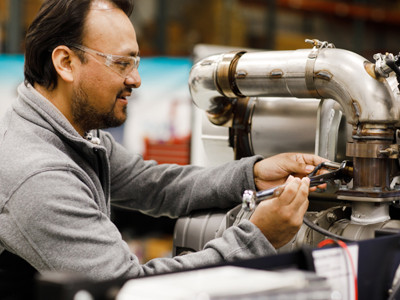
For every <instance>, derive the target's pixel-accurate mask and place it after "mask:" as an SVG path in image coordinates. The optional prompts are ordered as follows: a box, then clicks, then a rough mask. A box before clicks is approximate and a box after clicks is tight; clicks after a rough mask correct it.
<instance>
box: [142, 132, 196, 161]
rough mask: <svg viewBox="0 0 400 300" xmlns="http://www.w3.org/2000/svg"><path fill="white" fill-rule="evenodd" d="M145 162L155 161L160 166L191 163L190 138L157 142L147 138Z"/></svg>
mask: <svg viewBox="0 0 400 300" xmlns="http://www.w3.org/2000/svg"><path fill="white" fill-rule="evenodd" d="M143 158H144V159H145V160H155V161H157V162H158V163H159V164H178V165H187V164H189V163H190V136H187V137H184V138H173V139H170V140H168V141H156V140H150V139H148V138H145V151H144V154H143Z"/></svg>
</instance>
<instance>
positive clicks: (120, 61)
mask: <svg viewBox="0 0 400 300" xmlns="http://www.w3.org/2000/svg"><path fill="white" fill-rule="evenodd" d="M71 47H73V48H76V49H78V50H81V51H83V52H86V53H89V54H92V55H93V56H95V57H96V55H97V56H100V57H103V58H105V61H104V65H106V66H107V67H109V68H110V69H111V70H113V71H114V72H116V73H117V74H119V75H120V76H121V77H123V78H126V77H127V76H128V75H129V74H130V73H132V71H133V70H134V69H137V68H138V67H139V62H140V56H121V55H113V54H106V53H103V52H99V51H96V50H93V49H90V48H88V47H86V46H83V45H71Z"/></svg>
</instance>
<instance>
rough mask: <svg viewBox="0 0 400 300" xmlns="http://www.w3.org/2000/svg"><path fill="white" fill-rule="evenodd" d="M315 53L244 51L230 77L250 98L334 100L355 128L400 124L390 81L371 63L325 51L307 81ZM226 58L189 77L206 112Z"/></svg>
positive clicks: (194, 94) (199, 68) (216, 59)
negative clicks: (356, 125) (218, 71)
mask: <svg viewBox="0 0 400 300" xmlns="http://www.w3.org/2000/svg"><path fill="white" fill-rule="evenodd" d="M311 51H312V50H310V49H300V50H295V51H268V52H252V53H245V54H243V55H242V56H241V57H240V59H238V61H237V65H236V70H235V73H234V74H232V75H231V76H230V78H231V80H232V85H233V86H235V87H236V88H237V90H238V91H239V92H240V94H241V95H243V96H249V97H297V98H310V97H311V98H314V97H315V95H316V94H317V95H318V96H319V97H318V98H321V99H323V98H325V99H334V100H335V101H337V102H338V103H339V104H340V105H341V107H342V109H343V111H344V113H345V115H346V119H347V122H348V123H350V124H354V125H355V124H358V123H359V122H361V123H362V122H369V123H374V124H377V123H382V124H397V123H398V121H399V119H400V118H399V102H398V100H397V99H396V98H395V97H394V95H393V93H392V91H391V88H390V86H389V84H388V83H387V81H386V79H385V78H384V77H376V74H375V71H374V65H373V64H372V63H370V62H368V61H367V60H366V59H365V58H364V57H362V56H360V55H358V54H356V53H353V52H350V51H347V50H343V49H330V48H324V49H320V51H319V53H318V57H317V58H315V63H314V72H313V73H312V78H306V75H308V73H309V72H308V73H307V72H306V64H307V61H308V60H309V55H310V53H311ZM223 57H224V55H223V54H222V55H216V56H212V57H209V58H206V59H204V60H201V61H200V62H198V63H197V64H196V65H195V66H194V67H193V69H192V71H191V73H190V78H189V88H190V91H191V95H192V98H193V100H194V102H195V103H196V105H197V106H199V107H200V108H202V109H204V110H205V111H212V110H213V107H214V106H215V104H214V102H215V98H216V97H218V92H217V90H218V87H217V86H216V85H215V83H216V78H215V76H216V72H217V70H218V64H219V62H220V61H221V60H222V59H223ZM306 73H307V74H306ZM226 76H228V75H226ZM308 76H311V75H308ZM307 80H308V81H309V80H312V81H313V83H314V86H315V90H314V91H310V90H309V88H308V87H307V83H306V81H307ZM219 95H220V96H221V95H222V94H221V93H219ZM238 96H239V95H238Z"/></svg>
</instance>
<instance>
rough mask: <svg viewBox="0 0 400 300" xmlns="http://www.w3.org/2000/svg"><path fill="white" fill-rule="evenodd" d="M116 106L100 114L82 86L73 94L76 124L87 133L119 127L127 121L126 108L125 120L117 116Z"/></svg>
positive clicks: (124, 108) (73, 113)
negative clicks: (93, 130)
mask: <svg viewBox="0 0 400 300" xmlns="http://www.w3.org/2000/svg"><path fill="white" fill-rule="evenodd" d="M115 105H116V100H115V102H114V104H113V105H112V107H111V109H110V111H108V112H100V111H99V110H98V109H97V108H96V107H95V106H93V105H92V104H91V103H90V102H89V96H88V95H87V93H86V92H85V90H84V88H83V87H82V85H81V84H79V86H78V87H77V88H75V89H74V90H73V92H72V118H73V121H74V123H75V124H77V125H78V126H79V127H80V128H82V129H83V130H84V131H85V132H87V131H89V130H92V129H103V128H110V127H118V126H120V125H122V124H123V123H124V122H125V120H126V115H127V113H126V106H124V107H123V114H124V116H125V117H124V118H117V117H116V116H115V111H114V110H115Z"/></svg>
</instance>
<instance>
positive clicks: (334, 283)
mask: <svg viewBox="0 0 400 300" xmlns="http://www.w3.org/2000/svg"><path fill="white" fill-rule="evenodd" d="M347 249H348V250H349V253H350V257H351V260H350V257H349V254H348V253H347V251H346V250H345V249H343V248H341V247H335V248H328V249H318V250H314V251H313V252H312V256H313V258H314V266H315V272H316V273H317V274H318V275H319V276H323V277H325V278H327V280H328V283H329V284H330V286H331V287H332V290H333V295H332V298H333V299H335V300H336V299H341V300H342V299H343V300H350V299H355V282H354V276H357V270H358V245H349V246H347ZM353 266H354V271H353ZM354 272H355V273H354Z"/></svg>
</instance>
